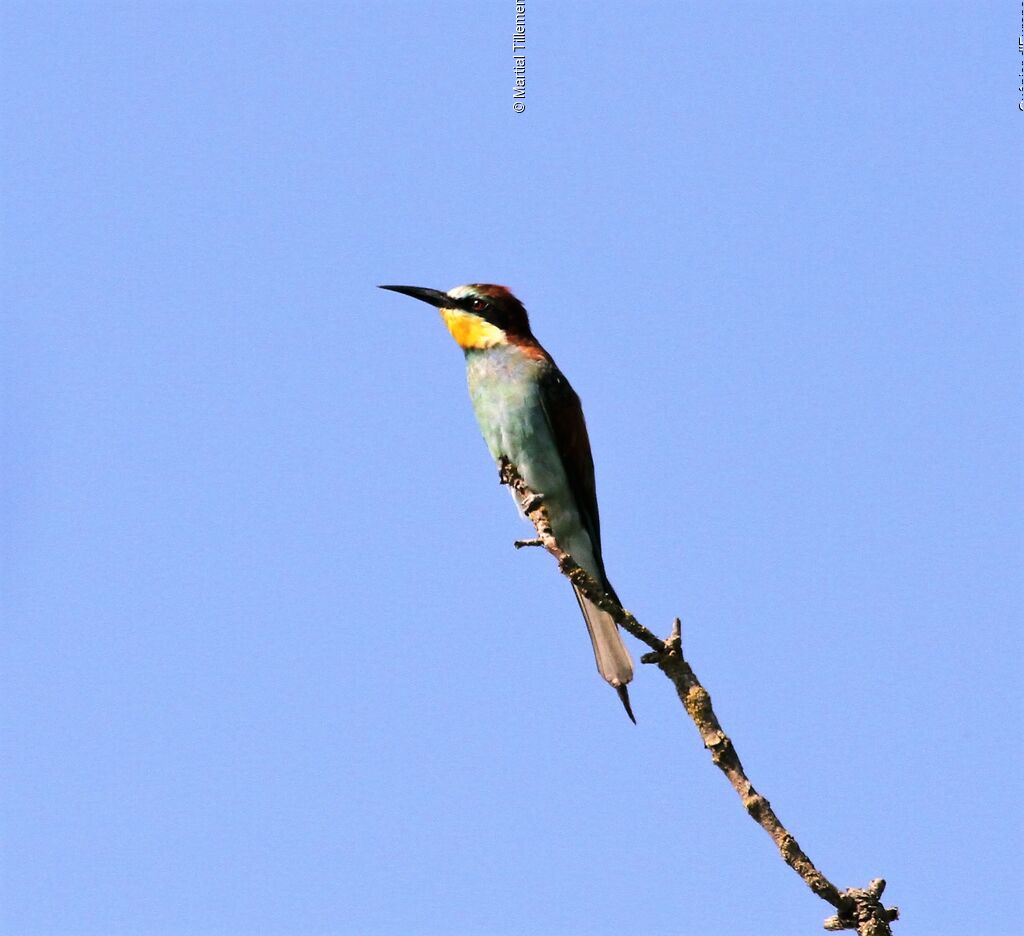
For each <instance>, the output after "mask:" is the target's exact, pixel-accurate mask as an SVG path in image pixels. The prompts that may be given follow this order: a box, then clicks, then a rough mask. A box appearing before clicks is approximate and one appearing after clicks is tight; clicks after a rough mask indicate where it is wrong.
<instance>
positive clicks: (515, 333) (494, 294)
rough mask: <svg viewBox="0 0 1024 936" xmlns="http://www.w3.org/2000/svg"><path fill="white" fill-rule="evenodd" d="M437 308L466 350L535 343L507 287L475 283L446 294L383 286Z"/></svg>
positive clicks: (451, 290) (412, 287)
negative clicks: (530, 341) (524, 342)
mask: <svg viewBox="0 0 1024 936" xmlns="http://www.w3.org/2000/svg"><path fill="white" fill-rule="evenodd" d="M380 288H381V289H390V290H391V291H392V292H399V293H404V294H405V295H406V296H412V297H413V298H414V299H420V300H421V301H423V302H428V303H430V305H432V306H436V307H437V308H438V309H440V311H441V318H442V319H444V323H445V325H447V326H448V331H450V332H451V333H452V337H453V338H454V339H455V340H456V341H457V342H458V344H459V347H461V348H463V349H464V350H467V351H468V350H470V349H478V348H493V347H494V346H495V345H502V344H513V343H515V342H516V341H517V340H531V339H532V335H531V334H530V321H529V319H528V318H527V316H526V309H524V308H523V304H522V303H521V302H520V301H519V300H518V299H517V298H516V297H515V296H513V295H512V293H510V292H509V291H508V290H507V289H506V288H505V287H504V286H492V285H489V284H487V283H473V284H472V285H470V286H456V287H455V288H454V289H449V290H448V292H446V293H444V292H441V291H440V290H438V289H426V288H425V287H423V286H381V287H380Z"/></svg>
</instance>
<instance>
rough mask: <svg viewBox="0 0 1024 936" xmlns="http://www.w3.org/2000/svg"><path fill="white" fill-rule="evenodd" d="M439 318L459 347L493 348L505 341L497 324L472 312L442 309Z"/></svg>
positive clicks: (503, 334)
mask: <svg viewBox="0 0 1024 936" xmlns="http://www.w3.org/2000/svg"><path fill="white" fill-rule="evenodd" d="M441 318H443V319H444V323H445V325H447V326H448V331H450V332H451V333H452V338H454V339H455V341H456V342H457V343H458V345H459V347H460V348H493V347H494V346H495V345H499V344H505V342H506V341H507V339H506V338H505V333H504V332H503V331H502V330H501V329H500V328H498V326H497V325H492V324H491V323H490V322H488V321H487V320H486V319H482V318H480V316H479V315H473V313H472V312H463V311H461V310H460V309H442V310H441Z"/></svg>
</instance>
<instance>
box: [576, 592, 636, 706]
mask: <svg viewBox="0 0 1024 936" xmlns="http://www.w3.org/2000/svg"><path fill="white" fill-rule="evenodd" d="M573 591H574V592H575V593H576V600H577V601H578V602H579V603H580V610H581V611H582V612H583V617H584V619H585V620H586V622H587V630H588V631H589V632H590V640H591V643H593V645H594V659H595V660H596V661H597V670H598V672H599V673H600V674H601V675H602V676H603V677H604V678H605V679H606V680H607V681H608V682H609V683H611V685H612V686H613V687H614V688H615V690H616V691H617V692H618V694H619V698H620V699H621V700H622V705H623V707H624V708H625V709H626V714H627V715H628V716H629V717H630V719H631V720H632V721H633V722H634V724H635V723H636V719H635V718H634V717H633V709H632V708H631V707H630V704H629V691H628V690H627V689H626V684H627V683H628V682H629V681H630V680H631V679H632V678H633V661H632V660H631V659H630V656H629V651H628V650H627V649H626V645H625V644H624V643H623V642H622V634H620V633H619V626H618V624H616V623H615V620H614V619H613V618H612V616H611V615H610V614H609V613H608V612H607V611H602V610H601V609H600V608H599V607H598V606H597V605H596V604H594V603H593V602H592V601H590V600H588V599H587V597H586V596H585V595H583V594H582V593H581V592H580V590H579V589H578V588H576V587H575V586H573Z"/></svg>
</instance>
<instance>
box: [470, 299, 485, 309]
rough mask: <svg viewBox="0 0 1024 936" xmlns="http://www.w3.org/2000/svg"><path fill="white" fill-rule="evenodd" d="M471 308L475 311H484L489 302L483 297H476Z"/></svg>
mask: <svg viewBox="0 0 1024 936" xmlns="http://www.w3.org/2000/svg"><path fill="white" fill-rule="evenodd" d="M470 308H471V309H472V310H473V311H474V312H483V310H484V309H486V308H487V303H486V302H484V300H483V299H474V300H473V303H472V305H471V306H470Z"/></svg>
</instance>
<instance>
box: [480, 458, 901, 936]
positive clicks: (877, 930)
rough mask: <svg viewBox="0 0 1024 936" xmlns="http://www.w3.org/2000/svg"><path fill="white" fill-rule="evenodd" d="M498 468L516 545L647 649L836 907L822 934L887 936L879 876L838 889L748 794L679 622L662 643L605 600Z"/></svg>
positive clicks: (740, 787)
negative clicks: (553, 567) (529, 533)
mask: <svg viewBox="0 0 1024 936" xmlns="http://www.w3.org/2000/svg"><path fill="white" fill-rule="evenodd" d="M500 470H501V483H502V484H506V485H508V486H509V487H510V488H512V490H513V492H514V493H515V496H516V499H517V500H518V501H519V504H520V506H521V507H522V509H523V512H524V513H525V514H526V516H527V517H528V518H529V520H530V521H531V522H532V523H533V525H534V527H535V528H536V530H537V538H536V539H532V540H518V541H517V542H516V544H515V545H516V548H519V547H521V546H543V547H544V548H545V549H546V550H547V551H548V552H549V553H551V555H552V556H554V558H555V560H556V561H557V562H558V568H559V570H560V571H561V573H562V574H563V575H565V576H566V577H567V578H568V579H569V580H570V581H571V582H572V583H573V584H574V585H575V586H576V587H577V588H578V589H579V590H580V591H581V592H583V594H584V595H586V596H587V598H589V599H590V600H591V601H592V602H594V604H596V605H598V606H599V607H600V608H601V609H602V610H603V611H607V612H608V613H609V614H610V615H611V616H612V617H613V618H614V619H615V621H616V623H617V624H618V625H619V626H620V627H621V628H622V629H623V630H626V631H629V633H630V634H632V635H633V636H634V637H636V639H637V640H640V641H642V642H643V643H645V644H646V645H647V646H648V647H650V648H651V652H650V653H646V654H644V655H643V657H641V661H642V662H643V663H653V664H656V665H657V667H658V669H660V670H661V671H662V672H663V673H664V674H665V675H666V676H667V677H668V678H669V679H670V680H671V681H672V684H673V685H674V686H675V689H676V694H677V695H678V696H679V701H680V702H682V704H683V708H685V709H686V712H687V714H688V715H689V716H690V718H691V719H692V720H693V723H694V724H695V725H696V726H697V730H698V731H699V732H700V736H701V740H703V742H704V746H705V747H706V748H707V749H708V750H709V751H710V752H711V760H712V762H713V763H714V764H715V766H716V767H718V769H719V770H721V771H722V773H724V774H725V776H726V778H727V779H728V780H729V783H730V784H732V787H733V789H734V790H735V791H736V792H737V793H738V794H739V797H740V800H741V801H742V803H743V807H744V809H746V811H747V812H748V813H749V814H750V816H751V817H752V818H753V819H754V821H755V822H757V823H758V825H760V826H761V828H762V829H764V830H765V831H766V832H767V833H768V834H769V835H770V836H771V837H772V841H774V842H775V845H776V846H777V847H778V849H779V853H780V854H781V855H782V858H783V860H784V861H785V862H786V864H788V865H789V866H790V867H791V868H792V869H793V870H794V871H796V873H797V874H799V875H800V877H801V878H803V880H804V883H806V884H807V886H808V887H809V888H810V889H811V890H812V891H814V893H815V894H817V895H818V896H819V897H820V898H821V899H822V900H824V901H827V902H828V903H829V904H831V905H832V906H833V907H834V908H835V909H836V911H837V912H836V914H835V915H834V916H831V917H829V918H828V919H827V920H826V921H825V924H824V925H825V929H827V930H857V932H858V934H859V936H892V929H891V927H890V926H889V924H890V923H891V922H892V921H894V920H896V919H898V918H899V910H898V909H897V908H896V907H889V908H886V907H885V906H884V905H883V904H882V902H881V897H882V891H883V890H884V889H885V881H883V880H882V879H881V878H878V879H877V880H874V881H872V882H871V883H870V884H869V885H868V886H867V888H865V889H863V890H861V889H859V888H853V887H851V888H849V889H848V890H845V891H840V890H839V889H838V888H837V887H836V886H835V885H834V884H833V883H832V882H831V881H829V880H828V878H826V877H825V875H823V874H822V873H821V872H820V871H819V870H818V869H817V868H816V867H815V866H814V863H813V862H812V861H811V859H810V858H808V857H807V855H806V854H805V853H804V851H803V849H802V848H800V846H799V845H798V844H797V841H796V839H795V838H793V836H792V835H790V833H789V832H788V831H787V829H786V827H785V826H784V825H783V824H782V822H781V821H780V820H779V817H778V816H776V815H775V811H774V810H773V809H772V807H771V804H770V803H769V802H768V800H767V799H765V798H764V796H762V795H761V794H760V793H758V792H757V790H755V789H754V786H753V784H752V783H751V782H750V780H749V779H748V778H747V775H746V772H745V771H744V770H743V765H742V764H741V763H740V759H739V755H738V754H737V753H736V749H735V747H733V743H732V741H731V740H730V739H729V736H728V735H727V734H726V733H725V731H723V730H722V726H721V724H720V723H719V721H718V717H717V716H716V715H715V712H714V709H713V708H712V707H711V696H710V695H709V694H708V691H707V690H706V689H705V688H704V687H703V686H702V685H701V684H700V681H699V680H698V679H697V677H696V675H695V674H694V672H693V670H692V669H691V668H690V664H689V663H687V662H686V660H685V659H684V658H683V647H682V637H681V626H680V623H679V618H676V620H675V624H674V625H673V627H672V633H671V635H670V636H669V637H668V638H667V639H666V640H662V639H661V638H659V637H657V636H656V635H655V634H653V633H652V632H651V631H649V630H648V629H647V628H646V627H644V626H643V625H642V624H641V623H640V622H639V621H638V620H637V619H636V618H635V617H633V615H632V614H630V613H629V612H628V611H627V610H626V609H625V608H623V607H622V606H621V605H620V604H619V603H618V602H617V601H614V600H613V599H612V598H610V597H609V596H608V594H607V593H606V592H605V590H604V589H603V588H602V587H601V585H600V584H598V583H597V582H596V581H594V579H593V578H591V577H590V575H588V574H587V573H586V572H585V571H584V570H583V569H581V568H580V567H579V566H578V565H577V564H576V562H575V561H574V560H573V558H572V556H570V555H569V554H568V553H567V552H565V551H564V550H563V549H562V548H561V547H560V546H559V545H558V542H557V540H556V539H555V537H554V534H553V533H552V531H551V524H550V522H549V521H548V516H547V510H546V509H545V507H544V498H543V495H542V494H540V493H538V492H536V491H531V490H530V488H529V487H528V486H527V485H526V482H525V481H523V479H522V477H521V476H520V475H519V473H518V471H517V470H516V468H515V466H514V465H513V464H512V463H511V462H509V461H508V460H503V461H502V463H501V466H500Z"/></svg>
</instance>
